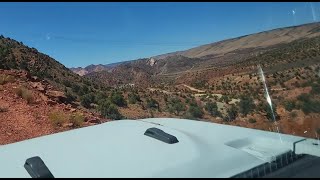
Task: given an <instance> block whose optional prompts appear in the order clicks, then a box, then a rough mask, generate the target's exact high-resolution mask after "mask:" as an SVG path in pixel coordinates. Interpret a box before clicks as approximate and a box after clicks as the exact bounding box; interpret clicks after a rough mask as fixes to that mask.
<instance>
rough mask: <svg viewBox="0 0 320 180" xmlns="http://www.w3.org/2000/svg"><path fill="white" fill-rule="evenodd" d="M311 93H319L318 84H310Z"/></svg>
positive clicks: (319, 85) (319, 87) (319, 86)
mask: <svg viewBox="0 0 320 180" xmlns="http://www.w3.org/2000/svg"><path fill="white" fill-rule="evenodd" d="M311 87H312V90H311V93H312V94H320V84H312V86H311Z"/></svg>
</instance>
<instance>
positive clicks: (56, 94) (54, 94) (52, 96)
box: [46, 91, 67, 103]
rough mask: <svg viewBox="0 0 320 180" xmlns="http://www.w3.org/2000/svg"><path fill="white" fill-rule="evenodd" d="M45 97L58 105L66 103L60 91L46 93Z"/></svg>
mask: <svg viewBox="0 0 320 180" xmlns="http://www.w3.org/2000/svg"><path fill="white" fill-rule="evenodd" d="M46 95H47V96H49V98H50V99H52V100H55V101H57V102H59V103H63V102H66V101H67V97H66V96H65V95H64V92H61V91H47V92H46Z"/></svg>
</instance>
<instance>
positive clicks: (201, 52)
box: [71, 23, 320, 85]
mask: <svg viewBox="0 0 320 180" xmlns="http://www.w3.org/2000/svg"><path fill="white" fill-rule="evenodd" d="M318 36H320V23H310V24H304V25H299V26H292V27H285V28H279V29H274V30H269V31H264V32H259V33H255V34H250V35H245V36H241V37H237V38H232V39H227V40H223V41H219V42H214V43H211V44H206V45H202V46H199V47H195V48H192V49H188V50H185V51H178V52H172V53H167V54H162V55H158V56H154V57H151V58H144V59H138V60H133V61H126V62H119V63H114V64H110V65H90V66H88V67H85V68H72V69H71V70H72V71H73V72H75V73H77V74H79V75H87V76H88V77H90V78H95V79H97V78H98V79H100V80H101V82H102V83H107V84H108V85H116V84H122V83H144V84H145V83H147V84H148V83H151V82H154V81H155V80H156V82H159V78H160V79H161V80H164V79H163V78H162V77H166V78H165V79H167V80H168V81H172V80H173V79H175V81H176V80H178V79H176V78H177V76H176V75H177V74H181V73H186V72H190V71H202V70H204V69H208V68H213V67H214V68H221V67H226V66H228V65H230V64H236V63H239V62H242V61H246V60H247V59H249V58H252V57H255V56H257V55H259V54H261V53H264V52H267V51H270V50H272V49H276V48H278V47H280V46H281V45H285V44H289V43H292V42H295V41H299V40H305V39H312V38H314V37H318ZM137 75H138V76H137ZM145 77H146V78H147V79H145Z"/></svg>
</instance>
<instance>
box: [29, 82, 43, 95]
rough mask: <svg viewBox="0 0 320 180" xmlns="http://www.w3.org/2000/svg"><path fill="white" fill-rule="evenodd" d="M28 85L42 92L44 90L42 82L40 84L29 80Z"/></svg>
mask: <svg viewBox="0 0 320 180" xmlns="http://www.w3.org/2000/svg"><path fill="white" fill-rule="evenodd" d="M30 85H31V87H32V88H34V89H36V90H37V91H40V92H42V93H43V92H45V91H46V87H45V86H44V85H43V84H41V83H40V82H31V83H30Z"/></svg>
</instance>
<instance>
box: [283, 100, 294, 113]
mask: <svg viewBox="0 0 320 180" xmlns="http://www.w3.org/2000/svg"><path fill="white" fill-rule="evenodd" d="M283 106H284V108H285V109H286V110H287V111H289V112H291V111H292V110H293V109H295V108H296V104H295V102H294V101H285V102H284V103H283Z"/></svg>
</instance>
